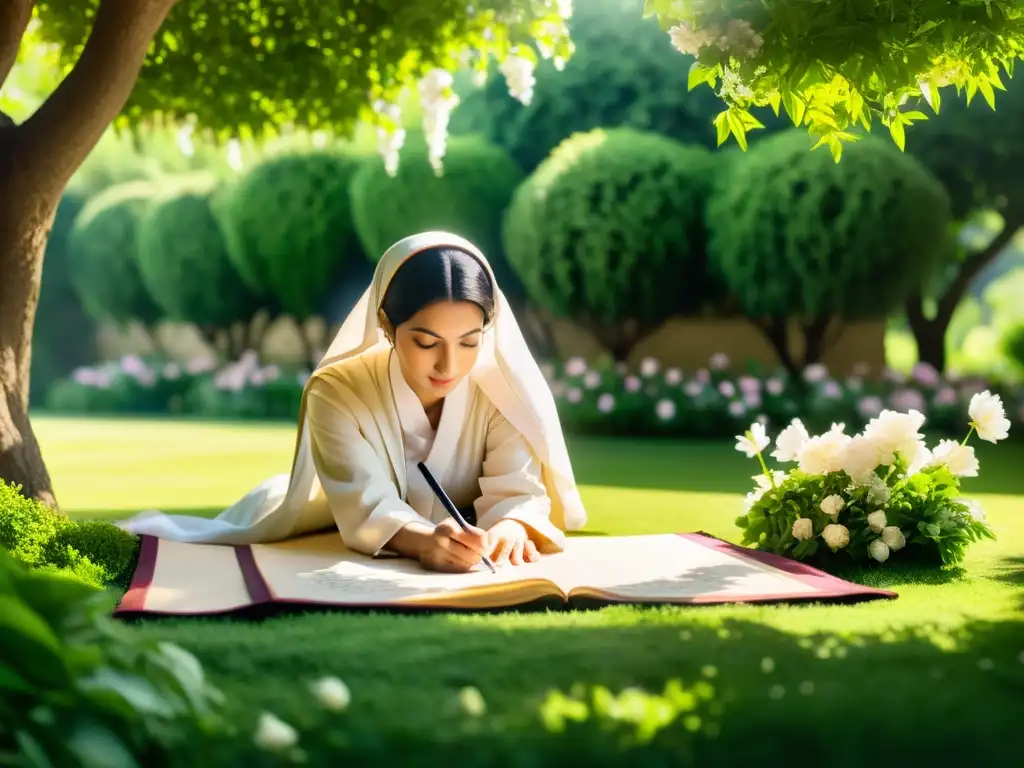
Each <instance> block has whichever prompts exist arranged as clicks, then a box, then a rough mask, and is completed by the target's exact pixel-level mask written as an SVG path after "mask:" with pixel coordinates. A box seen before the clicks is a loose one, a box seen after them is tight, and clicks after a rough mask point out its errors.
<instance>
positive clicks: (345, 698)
mask: <svg viewBox="0 0 1024 768" xmlns="http://www.w3.org/2000/svg"><path fill="white" fill-rule="evenodd" d="M310 690H311V691H312V692H313V695H314V696H315V697H316V698H317V699H318V700H319V701H320V703H321V704H322V705H323V706H324V707H325V708H326V709H329V710H331V711H333V712H340V711H341V710H343V709H345V708H346V707H348V705H349V702H351V701H352V694H351V693H350V692H349V690H348V686H347V685H345V683H344V682H342V681H341V680H339V679H338V678H337V677H323V678H320V679H319V680H317V681H316V682H315V683H313V684H312V685H310Z"/></svg>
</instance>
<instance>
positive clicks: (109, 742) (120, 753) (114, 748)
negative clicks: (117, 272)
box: [67, 725, 139, 768]
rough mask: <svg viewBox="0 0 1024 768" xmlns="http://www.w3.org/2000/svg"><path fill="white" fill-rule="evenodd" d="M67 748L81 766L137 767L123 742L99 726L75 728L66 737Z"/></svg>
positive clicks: (102, 767)
mask: <svg viewBox="0 0 1024 768" xmlns="http://www.w3.org/2000/svg"><path fill="white" fill-rule="evenodd" d="M67 748H68V751H69V752H71V753H72V754H73V755H74V756H75V757H76V758H77V759H78V765H79V766H81V768H139V763H138V761H136V759H135V758H134V757H133V756H132V753H131V752H130V751H129V750H128V748H127V747H126V746H125V745H124V742H123V741H121V739H119V738H118V737H117V735H116V734H114V733H113V732H111V731H109V730H107V729H106V728H103V727H101V726H93V725H87V726H83V727H80V728H76V729H75V730H74V731H73V732H72V733H71V736H70V738H68V741H67Z"/></svg>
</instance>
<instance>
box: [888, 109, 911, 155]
mask: <svg viewBox="0 0 1024 768" xmlns="http://www.w3.org/2000/svg"><path fill="white" fill-rule="evenodd" d="M889 133H890V134H891V135H892V140H893V141H895V142H896V146H897V147H899V148H900V151H903V150H904V149H905V148H906V143H907V136H906V133H905V132H904V130H903V121H902V120H900V119H899V118H898V117H897V118H895V119H894V120H893V121H892V122H891V123H889Z"/></svg>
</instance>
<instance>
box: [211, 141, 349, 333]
mask: <svg viewBox="0 0 1024 768" xmlns="http://www.w3.org/2000/svg"><path fill="white" fill-rule="evenodd" d="M360 163H361V160H360V158H358V157H355V156H351V155H349V154H346V153H344V152H342V151H340V150H332V151H297V150H296V151H291V152H287V153H282V154H280V155H275V156H271V157H270V158H268V159H265V160H263V161H262V162H260V163H257V164H256V165H254V166H253V167H252V168H251V169H250V170H249V171H248V172H247V173H245V174H244V175H243V176H241V177H240V178H239V179H238V180H237V181H236V182H235V183H234V184H232V185H231V186H230V187H229V188H227V189H226V190H225V192H224V194H223V196H218V199H217V200H216V201H215V204H214V211H215V213H216V215H217V217H218V219H219V221H220V222H221V226H222V228H223V231H224V235H225V238H226V242H227V248H228V256H229V257H230V258H231V260H232V262H233V263H234V265H235V268H236V269H237V270H238V273H239V275H240V276H241V278H242V279H243V280H244V281H245V282H246V283H247V284H248V285H249V287H250V290H252V291H253V293H254V294H255V295H256V296H258V297H259V298H261V299H262V300H263V301H264V303H268V302H269V303H271V304H273V305H276V306H275V308H280V309H281V310H283V311H284V312H286V313H288V314H290V315H292V316H293V317H295V318H296V319H298V320H299V321H303V320H306V319H308V318H310V317H313V316H315V315H317V314H318V313H319V310H320V305H321V304H322V303H323V302H324V301H325V299H326V298H327V296H328V295H329V293H330V291H331V288H332V286H333V285H334V284H335V283H336V282H337V281H338V280H339V278H340V277H341V276H343V275H344V274H345V267H346V265H347V264H352V263H354V262H358V261H360V260H363V259H364V258H365V257H364V255H363V253H362V250H361V249H360V247H359V240H358V238H357V237H356V234H355V228H354V225H353V223H352V210H351V208H352V207H351V204H350V200H349V182H350V180H351V178H352V176H353V174H354V173H355V171H356V170H357V169H358V167H359V165H360Z"/></svg>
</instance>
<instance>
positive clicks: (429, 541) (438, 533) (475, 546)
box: [417, 518, 491, 573]
mask: <svg viewBox="0 0 1024 768" xmlns="http://www.w3.org/2000/svg"><path fill="white" fill-rule="evenodd" d="M489 540H490V536H489V534H488V533H487V532H486V531H484V530H482V529H480V528H476V527H474V526H470V527H469V530H468V531H464V530H462V527H461V526H460V525H459V524H458V523H456V522H455V521H454V520H452V519H450V518H449V519H448V520H445V521H444V522H441V523H438V524H437V526H435V528H434V530H433V532H432V533H431V534H430V536H429V537H426V539H425V540H424V541H423V545H422V547H421V549H420V553H419V557H418V558H417V559H418V560H419V563H420V565H422V566H423V567H424V568H426V569H428V570H431V571H443V572H445V573H466V572H468V571H471V570H473V568H474V566H476V565H477V563H479V562H481V558H482V557H483V555H486V554H488V553H489V552H490V551H491V547H490V544H489Z"/></svg>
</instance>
